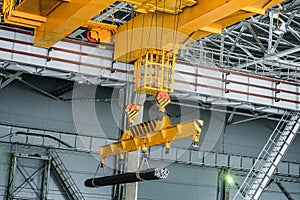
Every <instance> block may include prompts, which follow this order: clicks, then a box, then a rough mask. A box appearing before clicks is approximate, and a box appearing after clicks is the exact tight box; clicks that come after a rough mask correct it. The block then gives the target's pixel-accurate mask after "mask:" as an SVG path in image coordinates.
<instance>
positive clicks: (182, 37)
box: [113, 0, 284, 62]
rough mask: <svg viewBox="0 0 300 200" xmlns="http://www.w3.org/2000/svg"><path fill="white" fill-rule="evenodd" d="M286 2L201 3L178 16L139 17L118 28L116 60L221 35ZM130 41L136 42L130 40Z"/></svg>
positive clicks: (230, 0)
mask: <svg viewBox="0 0 300 200" xmlns="http://www.w3.org/2000/svg"><path fill="white" fill-rule="evenodd" d="M283 1H284V0H245V1H242V0H218V1H211V0H201V1H198V3H197V4H195V5H194V6H192V7H187V8H185V9H184V10H183V11H182V12H181V13H179V16H177V17H174V15H172V14H168V13H160V12H159V13H155V14H154V13H146V14H142V15H139V16H137V17H135V18H133V19H131V20H130V21H128V22H127V23H126V24H124V25H122V26H120V27H119V28H118V29H117V33H116V35H115V36H114V38H113V41H114V43H115V52H114V56H115V59H116V60H118V61H122V62H131V61H134V60H136V59H138V58H140V57H141V55H145V53H146V50H147V49H149V48H152V49H164V50H172V49H174V50H175V51H176V50H177V49H178V48H183V47H184V46H182V44H183V45H185V44H188V43H190V42H192V41H193V40H198V39H201V38H203V37H206V36H208V35H210V34H212V33H221V31H222V29H223V28H225V27H228V26H230V25H233V24H235V23H237V22H239V21H241V20H243V19H246V18H248V17H250V16H252V15H254V14H264V13H265V10H266V9H268V8H270V7H272V6H274V5H276V4H278V3H281V2H283ZM162 22H164V24H162ZM174 24H175V25H176V26H174ZM128 27H130V28H128ZM161 28H162V29H163V30H161ZM151 29H152V30H151ZM176 29H177V31H178V33H177V34H176V38H175V40H174V32H173V31H176ZM157 32H158V34H157ZM131 38H134V40H133V41H131ZM174 43H175V44H174ZM129 51H130V52H129Z"/></svg>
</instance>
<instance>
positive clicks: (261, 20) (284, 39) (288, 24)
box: [180, 0, 300, 82]
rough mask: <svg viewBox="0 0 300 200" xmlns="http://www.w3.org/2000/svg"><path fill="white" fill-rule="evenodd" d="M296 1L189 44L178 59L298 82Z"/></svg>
mask: <svg viewBox="0 0 300 200" xmlns="http://www.w3.org/2000/svg"><path fill="white" fill-rule="evenodd" d="M299 6H300V2H299V1H298V0H292V1H286V2H284V3H283V4H282V6H280V8H276V7H275V8H272V9H269V10H268V11H267V13H266V15H264V16H262V15H257V16H254V17H251V18H250V19H247V20H243V21H241V22H240V23H238V24H235V25H233V26H231V27H229V28H226V29H224V30H223V32H222V34H221V35H216V34H214V35H210V36H208V37H206V38H203V39H201V40H199V41H197V42H194V43H192V44H191V45H189V46H188V47H187V48H186V49H185V50H182V51H181V53H180V56H181V59H183V60H187V61H189V62H193V63H199V64H207V57H210V58H212V59H213V60H214V64H215V65H216V66H217V67H219V68H226V69H232V70H237V71H242V72H246V73H252V74H258V75H262V76H268V77H272V78H279V79H283V80H288V81H293V82H299V81H300V76H299V75H300V68H299V66H300V60H299V55H300V53H299V52H300V46H299V45H300V34H299V24H300V13H299V10H298V9H297V8H299Z"/></svg>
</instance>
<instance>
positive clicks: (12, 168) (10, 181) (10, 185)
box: [7, 153, 17, 200]
mask: <svg viewBox="0 0 300 200" xmlns="http://www.w3.org/2000/svg"><path fill="white" fill-rule="evenodd" d="M16 169H17V154H16V153H13V154H12V157H11V163H10V170H9V178H8V185H7V188H8V189H7V200H13V199H14V189H15V188H14V186H15V175H16Z"/></svg>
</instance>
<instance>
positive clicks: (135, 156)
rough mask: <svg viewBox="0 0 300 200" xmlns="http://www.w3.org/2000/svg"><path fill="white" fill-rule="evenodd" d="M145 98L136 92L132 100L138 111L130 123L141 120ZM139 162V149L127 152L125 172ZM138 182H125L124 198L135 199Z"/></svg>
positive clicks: (132, 168) (136, 166)
mask: <svg viewBox="0 0 300 200" xmlns="http://www.w3.org/2000/svg"><path fill="white" fill-rule="evenodd" d="M145 100H146V95H145V94H138V95H136V96H135V99H134V102H135V103H136V104H140V105H141V107H140V112H139V114H138V115H137V116H136V117H135V119H134V120H133V123H132V125H134V124H138V123H141V122H142V121H143V111H144V106H143V105H144V102H145ZM139 163H140V150H138V151H134V152H130V153H128V160H127V172H133V171H136V170H137V168H138V166H139ZM137 192H138V183H127V184H126V186H125V200H137Z"/></svg>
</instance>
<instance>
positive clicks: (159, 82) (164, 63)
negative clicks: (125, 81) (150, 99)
mask: <svg viewBox="0 0 300 200" xmlns="http://www.w3.org/2000/svg"><path fill="white" fill-rule="evenodd" d="M175 61H176V54H175V53H174V52H171V51H164V50H149V51H147V53H146V55H143V56H142V57H140V58H139V59H138V60H137V61H136V62H135V64H134V83H135V92H139V93H144V94H156V93H157V92H168V93H172V92H173V90H174V73H175Z"/></svg>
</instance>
